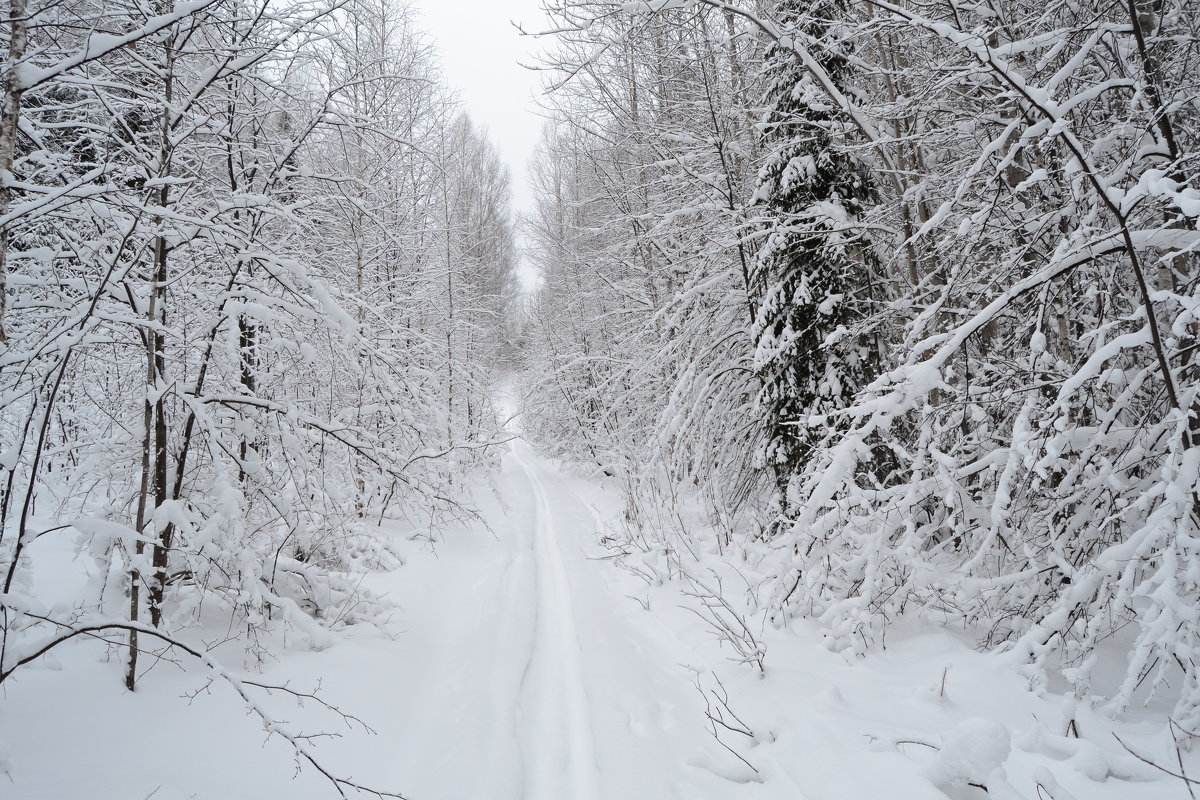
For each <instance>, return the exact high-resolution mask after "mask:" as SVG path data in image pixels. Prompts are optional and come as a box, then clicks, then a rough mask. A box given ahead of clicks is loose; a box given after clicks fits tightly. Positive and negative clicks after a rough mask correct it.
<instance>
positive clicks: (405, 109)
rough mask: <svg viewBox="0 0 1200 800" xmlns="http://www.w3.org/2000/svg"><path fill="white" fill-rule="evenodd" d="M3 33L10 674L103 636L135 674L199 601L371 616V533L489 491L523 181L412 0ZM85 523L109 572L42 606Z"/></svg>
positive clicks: (124, 13)
mask: <svg viewBox="0 0 1200 800" xmlns="http://www.w3.org/2000/svg"><path fill="white" fill-rule="evenodd" d="M0 36H2V37H3V43H2V45H3V48H4V49H5V51H6V52H7V58H6V61H5V65H4V71H3V91H4V97H3V115H2V117H0V231H2V234H0V235H2V239H0V281H3V283H0V288H2V289H3V291H2V292H0V297H2V298H3V299H4V301H5V306H4V307H3V308H2V311H3V314H2V316H0V323H2V330H3V337H2V341H3V343H2V344H0V467H2V469H3V471H2V473H0V481H2V487H0V576H2V579H3V586H2V594H0V610H2V611H3V617H2V625H3V630H2V635H3V647H0V681H3V680H4V679H5V678H6V677H8V676H9V675H10V674H12V672H13V671H14V670H16V669H18V668H19V667H20V666H21V665H22V664H23V663H25V662H26V661H29V660H32V659H33V658H34V657H35V656H37V655H39V654H40V653H41V652H44V651H45V650H46V649H48V648H49V647H52V646H54V644H55V643H57V642H58V641H61V640H64V639H67V638H70V637H72V636H75V635H78V634H80V633H81V632H86V633H87V634H88V635H101V636H108V638H109V639H110V640H112V639H114V638H115V637H117V636H118V635H119V636H121V637H124V636H126V635H127V636H128V637H129V638H128V639H127V640H123V641H126V642H127V648H126V649H127V656H125V655H123V656H122V657H123V658H127V669H126V676H127V677H126V682H127V684H128V685H129V687H130V688H133V687H134V685H135V683H136V681H137V678H138V676H139V674H140V668H139V665H138V663H137V656H138V652H139V640H138V636H139V633H141V635H142V641H141V644H142V645H143V646H147V647H155V648H157V647H160V646H161V642H160V639H161V637H163V636H165V637H168V638H170V637H171V636H174V635H175V634H176V632H178V631H180V630H181V629H183V628H185V627H186V626H187V625H188V624H189V621H190V620H193V619H195V618H197V617H198V615H199V614H200V611H201V609H202V608H203V609H206V610H207V612H208V613H213V614H215V613H224V614H227V615H229V618H230V620H231V621H230V623H229V628H230V629H231V630H232V631H234V632H235V633H236V632H237V631H241V632H242V634H241V635H242V636H245V637H246V638H247V640H248V641H250V642H252V643H253V642H254V641H256V640H257V637H258V636H259V634H260V632H262V631H263V630H264V629H265V628H267V627H269V626H270V625H271V624H272V620H276V621H278V620H287V621H288V623H289V625H291V626H292V627H293V629H295V630H298V631H300V632H301V635H309V636H311V637H315V638H319V637H320V636H321V630H320V628H321V626H332V625H337V624H340V623H344V622H347V621H351V620H353V619H364V618H368V619H369V618H370V617H371V615H372V614H374V613H377V612H378V610H379V607H378V606H377V605H374V604H373V603H372V602H371V601H370V598H365V597H363V596H362V593H361V592H358V591H357V590H356V586H357V585H358V583H359V579H358V578H357V577H356V576H355V573H356V572H361V571H362V570H364V569H367V568H371V567H377V566H380V565H387V564H388V563H389V562H390V559H391V555H390V554H389V552H388V551H387V548H386V547H385V546H384V545H383V544H381V542H380V540H378V539H377V538H376V537H374V536H373V535H372V533H371V531H372V530H373V529H374V526H377V525H378V524H379V522H380V520H381V519H383V518H384V517H393V518H394V517H405V518H408V519H410V520H412V521H413V522H414V523H415V524H417V525H427V524H431V523H435V522H437V521H438V520H439V519H445V518H447V517H448V516H454V515H460V514H462V513H468V512H466V511H465V510H464V509H462V508H460V507H459V506H458V505H457V504H456V503H455V501H454V499H455V498H456V497H461V496H462V493H461V492H460V491H457V490H456V489H455V488H454V486H453V484H454V482H455V481H456V480H460V478H457V477H456V476H462V475H464V474H465V473H466V471H467V470H469V469H471V468H472V467H473V466H474V465H478V464H481V463H483V462H484V461H485V460H486V459H488V458H489V457H490V456H489V455H488V453H489V447H490V446H491V445H492V444H494V443H496V442H497V441H498V440H501V439H502V438H503V436H502V435H501V434H500V432H499V431H498V430H497V427H496V420H495V415H494V414H493V413H492V412H491V409H490V404H489V403H490V401H489V397H488V394H487V381H488V380H489V376H490V370H491V369H492V365H494V364H495V363H497V361H498V359H500V358H501V356H502V355H503V354H502V353H501V352H500V350H501V345H502V342H503V341H504V324H505V323H504V316H505V308H506V306H507V305H508V303H509V302H510V300H511V297H512V294H513V291H512V280H513V278H512V274H513V273H512V269H513V263H514V260H515V249H514V243H513V231H512V222H511V214H510V210H509V184H508V180H509V179H508V174H507V171H506V169H505V168H504V166H503V164H502V163H501V161H500V159H499V158H498V156H497V154H496V152H495V150H494V149H493V147H492V145H491V144H490V143H489V142H488V141H487V139H486V137H485V136H484V134H483V133H482V132H481V131H480V130H479V129H477V128H476V127H475V126H473V124H472V123H471V122H470V120H469V119H467V118H466V117H465V116H464V115H463V113H462V111H461V109H460V107H459V105H458V103H457V101H456V99H455V98H454V96H453V95H452V94H451V93H450V92H449V90H448V89H447V88H446V87H445V85H444V83H443V81H442V78H441V76H440V74H439V68H438V65H437V61H436V57H435V54H434V52H433V51H432V48H431V46H430V44H429V43H428V42H427V41H426V39H425V38H424V36H423V34H422V33H421V32H420V30H419V29H418V28H417V27H416V26H415V22H414V18H413V15H412V13H411V12H409V11H407V10H403V9H401V7H400V6H399V5H395V4H388V3H387V2H386V0H348V1H345V0H336V1H335V2H324V0H312V1H310V0H298V2H294V3H278V2H274V0H188V1H187V2H183V1H182V0H178V1H175V0H152V1H148V2H142V1H141V0H127V1H126V0H103V2H99V1H96V0H52V1H51V0H45V1H42V0H12V2H11V3H9V4H8V6H7V7H6V10H5V12H4V18H3V22H2V24H0ZM70 528H74V529H75V530H77V531H82V532H84V533H85V534H86V540H87V545H86V547H85V549H84V550H83V551H82V552H80V553H79V554H78V557H79V558H80V559H88V560H91V561H93V562H95V564H96V565H97V566H95V567H93V568H90V569H88V570H85V571H87V572H90V573H91V574H93V575H95V576H97V577H96V579H95V581H94V585H93V586H91V587H90V589H89V590H88V596H87V598H86V599H84V600H81V601H80V602H79V603H78V604H77V605H74V606H71V607H67V608H63V607H54V608H50V607H49V606H48V605H47V603H46V600H47V598H45V597H43V596H42V595H41V594H40V593H39V591H38V589H39V587H37V586H33V585H31V584H30V581H29V574H30V571H31V568H32V567H33V566H34V565H33V564H32V563H31V559H30V556H29V551H30V550H31V549H34V548H35V543H36V540H37V539H38V538H39V537H53V536H66V535H69V534H68V533H66V532H64V531H69V530H70ZM122 625H124V631H126V632H119V631H118V628H120V626H122ZM153 661H154V659H150V662H151V663H153ZM144 666H145V665H143V667H144Z"/></svg>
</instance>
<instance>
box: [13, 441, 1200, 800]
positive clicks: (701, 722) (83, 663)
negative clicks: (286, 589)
mask: <svg viewBox="0 0 1200 800" xmlns="http://www.w3.org/2000/svg"><path fill="white" fill-rule="evenodd" d="M492 481H493V482H492V483H491V484H490V485H480V486H478V487H475V491H474V494H475V496H476V498H477V499H478V501H479V504H480V507H481V510H482V512H483V517H484V520H485V521H486V524H481V525H477V526H475V527H470V528H463V529H459V530H453V531H449V532H446V533H445V534H443V535H440V536H438V537H437V539H436V541H434V542H430V541H429V540H428V539H427V538H424V537H413V536H412V535H411V534H410V533H401V532H397V533H396V536H397V537H400V539H401V546H402V547H403V549H404V550H405V551H406V552H407V556H406V557H407V564H406V565H405V566H403V567H401V568H400V569H398V570H396V571H394V572H391V573H387V574H382V575H373V576H370V577H369V579H368V580H367V584H369V586H370V588H372V589H374V590H375V591H378V592H383V593H386V594H387V595H388V596H389V597H390V599H391V600H393V601H394V602H396V604H397V606H398V612H397V614H396V616H395V618H394V619H393V620H392V622H391V623H390V625H389V626H385V628H388V629H389V630H390V635H387V634H385V633H384V632H383V631H381V630H379V629H378V628H375V627H368V626H356V627H352V628H349V629H347V630H344V631H341V632H339V633H338V634H336V635H334V636H332V637H330V638H329V639H328V640H327V641H317V642H312V641H310V640H309V639H307V638H303V637H302V638H301V639H300V641H295V640H294V639H290V640H289V642H288V644H287V646H286V647H284V646H283V645H284V643H283V641H280V642H276V643H271V644H272V648H274V651H275V660H270V661H267V662H265V663H263V664H261V665H260V666H261V674H260V675H259V674H256V675H255V676H254V679H255V680H260V681H264V682H271V681H273V682H283V681H288V682H290V685H291V686H292V687H293V688H295V689H300V690H308V689H311V688H313V687H314V686H316V685H317V683H318V682H319V683H320V687H321V694H322V696H323V697H324V698H325V699H326V700H327V701H328V702H330V703H333V704H335V705H336V706H338V707H339V708H340V709H341V710H342V711H344V712H347V713H351V714H354V715H356V716H357V717H359V718H361V720H362V722H363V723H365V724H366V725H369V726H370V727H371V728H372V729H373V730H374V731H375V734H374V735H369V734H367V733H366V732H365V731H363V730H362V728H361V726H359V725H356V724H351V725H350V726H349V727H347V726H346V725H344V724H342V722H341V720H339V718H338V717H336V715H333V714H331V713H329V712H328V711H323V710H321V709H320V708H316V707H313V706H312V704H311V703H310V704H307V705H306V706H304V707H301V706H298V705H297V703H296V702H295V701H294V700H293V699H289V698H284V697H278V696H276V697H273V698H266V699H264V702H265V703H267V704H268V705H269V706H270V708H271V710H272V714H273V716H274V718H275V719H276V720H282V721H286V723H287V724H288V725H290V727H291V728H292V729H293V730H303V731H304V732H308V733H317V732H336V733H340V734H341V736H340V738H318V739H314V740H312V741H311V746H312V747H313V748H314V750H315V752H316V754H317V755H318V756H320V757H321V758H322V760H323V762H324V763H325V764H326V765H327V766H328V767H329V768H331V769H332V770H333V771H336V772H338V773H340V774H341V775H343V776H346V777H352V778H353V779H354V780H355V781H358V782H362V783H365V784H368V785H371V786H375V787H378V788H382V789H387V790H392V791H398V792H403V793H404V795H405V796H406V797H410V798H413V800H675V799H678V800H740V799H741V798H746V799H747V800H750V799H753V800H785V798H786V799H787V800H796V798H807V799H808V800H843V799H844V800H861V799H865V798H881V799H882V798H888V799H889V800H926V799H928V800H945V798H947V797H949V798H951V800H972V799H973V798H974V799H976V800H983V799H984V798H992V799H993V800H994V799H995V798H1001V799H1002V800H1004V799H1005V798H1007V799H1009V800H1011V799H1013V798H1020V799H1021V800H1051V799H1052V800H1072V798H1074V800H1151V799H1153V800H1169V798H1179V799H1180V800H1184V798H1186V797H1187V788H1186V786H1185V784H1184V782H1183V781H1181V780H1178V779H1176V778H1171V777H1169V776H1167V775H1165V774H1164V773H1162V772H1160V771H1157V770H1155V769H1153V768H1151V767H1149V766H1147V765H1146V764H1144V763H1142V762H1140V761H1138V760H1137V759H1136V758H1134V757H1133V756H1131V755H1129V754H1128V753H1127V752H1126V751H1125V749H1124V748H1123V747H1122V745H1121V743H1120V742H1118V740H1117V739H1116V738H1115V737H1114V735H1113V733H1114V732H1115V733H1117V734H1118V735H1119V736H1120V737H1121V740H1122V741H1124V742H1125V744H1126V745H1128V746H1129V747H1130V748H1132V749H1134V750H1135V751H1137V752H1139V753H1142V754H1145V755H1147V756H1148V757H1151V758H1153V759H1154V760H1157V761H1158V762H1159V763H1160V764H1163V765H1164V766H1167V767H1170V768H1171V769H1173V770H1175V771H1178V770H1179V768H1180V766H1179V764H1178V763H1176V762H1175V761H1174V758H1175V749H1174V747H1173V745H1172V743H1171V739H1170V734H1169V732H1168V730H1167V728H1166V727H1165V725H1164V721H1163V719H1162V717H1161V716H1158V715H1157V714H1156V713H1149V712H1148V713H1147V714H1146V715H1145V716H1144V717H1141V718H1139V716H1138V715H1137V714H1133V715H1130V716H1128V717H1127V718H1125V719H1124V720H1123V721H1121V722H1120V723H1114V722H1112V721H1111V720H1110V719H1108V718H1106V717H1103V716H1101V715H1098V714H1096V713H1093V712H1092V711H1090V710H1088V708H1087V707H1086V706H1084V705H1082V704H1076V703H1074V702H1073V701H1071V700H1069V699H1065V698H1062V697H1058V696H1055V695H1043V696H1040V697H1038V696H1035V695H1033V694H1031V693H1030V692H1029V691H1028V686H1027V682H1026V680H1025V679H1023V678H1022V677H1021V675H1020V674H1019V670H1018V668H1017V667H1016V666H1015V665H1012V664H1009V663H1008V662H1006V661H1005V660H1004V659H1003V658H998V657H996V656H994V655H992V656H989V655H984V654H980V653H977V652H975V651H974V650H973V649H972V648H971V647H970V646H969V642H967V641H965V640H964V639H962V638H960V637H959V636H956V635H953V634H951V633H948V632H940V631H932V630H928V629H920V630H911V631H909V632H907V634H905V635H903V636H901V635H897V634H893V635H891V636H890V637H889V641H888V646H887V648H886V650H884V651H882V652H879V653H877V654H874V655H872V656H870V657H868V658H866V659H864V660H861V661H856V662H853V663H851V662H848V661H847V660H846V659H845V658H843V657H842V656H841V655H839V654H837V653H833V652H830V651H829V650H827V649H826V648H824V647H823V646H822V636H821V633H820V630H819V629H818V628H817V627H815V626H810V625H807V624H804V623H795V624H793V625H791V626H789V627H788V628H786V629H782V630H776V629H773V628H770V627H767V628H766V629H765V630H764V631H763V633H762V636H763V639H764V641H766V642H767V644H768V646H769V655H768V658H767V667H766V671H765V674H760V673H759V671H758V670H757V669H755V668H754V667H752V666H748V665H746V664H741V663H735V662H734V661H733V660H731V659H730V656H731V651H730V649H729V648H728V646H726V645H724V644H723V643H722V641H721V640H720V639H719V638H718V637H717V636H715V635H714V632H713V629H712V627H711V626H710V625H708V624H706V623H705V622H704V621H703V620H702V619H701V618H700V616H698V615H697V614H696V613H694V610H695V600H694V599H689V598H687V597H685V596H684V595H683V594H682V593H681V592H680V587H679V586H678V585H677V584H674V583H671V582H667V583H664V584H663V585H648V584H647V583H646V582H645V581H643V580H640V579H639V578H637V577H636V576H634V575H633V574H631V573H630V572H628V571H626V570H623V569H621V568H619V567H617V566H616V565H614V563H613V561H612V559H611V558H610V557H609V556H610V553H609V552H608V551H606V550H605V549H604V548H603V547H601V546H600V544H599V542H598V535H597V534H598V531H600V530H602V529H603V527H604V526H605V525H606V524H609V523H608V520H610V518H611V517H612V515H614V514H615V513H616V509H617V507H618V506H617V501H616V499H615V497H614V496H613V495H611V494H610V493H608V492H607V491H606V490H605V489H604V488H603V487H600V486H598V485H596V484H594V483H591V482H587V481H583V480H580V479H577V478H573V477H571V476H569V475H568V474H565V473H564V472H562V471H560V470H558V469H556V468H555V467H554V466H553V465H552V464H550V463H548V462H547V461H545V460H544V459H542V458H540V457H539V456H538V455H537V454H536V453H534V452H533V451H532V450H531V449H530V448H529V446H528V445H526V444H525V443H524V442H521V441H519V440H518V441H516V442H514V443H513V446H512V449H511V452H510V453H508V454H507V455H506V456H505V458H504V461H503V467H502V469H501V471H500V472H499V473H498V474H497V475H496V476H495V478H494V479H492ZM47 539H51V537H47ZM37 546H38V547H42V548H44V549H45V550H46V552H44V553H42V557H41V558H40V559H38V561H37V563H39V564H40V566H39V572H38V573H37V574H36V575H35V580H36V581H37V582H38V584H39V586H40V587H41V588H42V589H43V590H44V591H45V592H50V591H53V592H58V593H61V594H68V593H69V591H70V587H71V586H72V584H73V581H75V580H76V578H74V577H72V575H73V570H72V569H71V567H70V564H69V562H68V561H67V558H68V557H69V555H70V553H69V549H68V548H67V547H66V546H65V545H64V543H63V540H61V539H60V540H57V541H55V540H52V539H51V540H50V541H47V542H39V543H38V545H37ZM56 548H57V550H56ZM55 553H57V555H58V556H59V558H58V560H57V561H54V560H53V559H51V558H49V556H51V555H53V554H55ZM217 652H218V653H220V654H222V657H224V658H226V659H227V663H228V659H230V658H235V656H234V655H233V654H234V653H236V652H238V651H237V650H236V649H233V648H232V647H231V646H229V645H224V646H222V647H219V648H217ZM108 655H109V656H112V657H111V658H106V653H105V649H104V646H103V645H100V644H97V643H87V642H80V643H78V644H75V645H72V646H68V647H66V648H60V650H59V651H58V654H57V655H56V656H55V657H54V658H53V659H47V660H46V661H44V662H42V663H39V664H38V665H36V666H33V667H30V668H27V669H26V670H25V671H24V672H22V673H20V674H18V675H17V676H15V677H14V678H13V679H12V680H11V681H10V682H9V683H8V684H7V685H6V692H5V693H4V695H3V696H2V697H0V743H3V744H0V747H2V748H3V750H2V751H0V752H2V753H3V756H2V757H3V758H4V763H5V764H6V766H7V772H8V777H7V779H2V778H0V798H4V800H74V799H75V798H81V799H82V798H87V799H88V800H140V799H141V798H149V797H153V798H155V799H156V800H182V799H183V798H197V799H198V800H210V799H211V800H241V799H242V798H245V799H246V800H251V799H253V800H268V799H270V798H288V800H303V799H306V798H319V797H329V796H332V795H333V793H332V790H331V787H330V785H329V784H328V783H327V782H326V781H325V780H324V779H323V778H321V776H320V775H318V774H316V773H315V772H314V771H313V770H312V769H311V768H307V767H306V768H304V769H302V770H300V771H299V772H297V771H296V768H295V765H294V763H293V761H292V757H291V753H290V750H289V749H288V747H286V746H285V745H284V743H282V742H281V741H279V740H278V738H267V737H266V736H265V732H264V730H263V725H262V722H261V721H260V720H258V719H256V718H254V717H252V716H250V715H247V713H246V712H245V711H244V710H243V707H242V705H241V703H240V701H239V700H238V698H237V697H236V696H235V695H233V693H232V692H231V691H229V690H228V688H227V687H224V686H220V685H216V684H213V685H211V686H208V681H207V679H206V678H205V677H204V676H203V675H202V674H201V673H200V672H198V671H195V670H192V671H187V670H181V669H179V668H177V667H176V666H174V665H172V664H169V663H162V664H160V665H159V666H157V667H155V668H154V669H153V670H151V671H150V673H149V674H148V675H146V676H145V677H144V678H143V679H142V681H141V684H140V686H139V690H138V691H137V692H136V693H134V694H130V693H128V692H126V691H124V689H123V687H122V685H121V679H120V675H121V664H120V663H119V658H117V657H116V655H117V654H115V653H110V654H108ZM235 660H240V659H235ZM238 666H241V665H240V664H239V665H238ZM726 701H727V702H726ZM706 709H707V710H708V712H709V713H710V714H712V715H713V716H717V717H719V719H720V720H722V722H719V723H716V726H715V729H716V730H717V731H718V733H719V739H718V738H716V737H714V736H713V735H712V734H711V732H710V730H709V728H710V726H711V725H712V723H710V722H709V719H708V717H707V716H706ZM1072 719H1073V720H1074V726H1071V730H1070V735H1068V726H1069V725H1070V722H1071V720H1072ZM1076 731H1078V733H1079V734H1080V736H1078V737H1076V736H1075V732H1076ZM1168 757H1169V758H1170V759H1172V760H1171V761H1169V762H1168V761H1167V758H1168ZM1182 758H1183V765H1184V767H1185V768H1186V769H1187V770H1188V773H1189V774H1195V775H1200V763H1197V759H1196V755H1195V754H1184V755H1183V757H1182ZM972 784H975V786H972ZM984 786H986V787H987V790H986V791H985V790H984V789H983V788H982V787H984Z"/></svg>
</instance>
